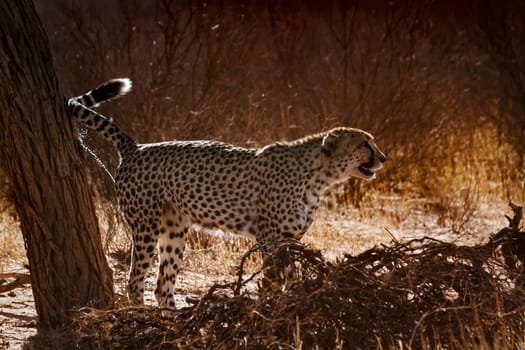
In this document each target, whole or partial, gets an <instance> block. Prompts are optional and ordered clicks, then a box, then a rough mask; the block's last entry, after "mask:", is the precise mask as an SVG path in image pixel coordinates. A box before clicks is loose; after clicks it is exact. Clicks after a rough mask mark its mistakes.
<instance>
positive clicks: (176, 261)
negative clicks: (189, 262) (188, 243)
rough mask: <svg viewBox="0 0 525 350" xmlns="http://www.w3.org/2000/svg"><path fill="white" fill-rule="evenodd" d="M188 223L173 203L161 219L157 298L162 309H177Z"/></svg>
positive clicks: (168, 204)
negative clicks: (177, 280) (176, 296)
mask: <svg viewBox="0 0 525 350" xmlns="http://www.w3.org/2000/svg"><path fill="white" fill-rule="evenodd" d="M188 227H189V225H188V221H187V220H185V218H184V217H183V215H182V214H181V212H180V210H179V209H178V208H176V207H175V206H174V205H173V204H172V203H167V204H166V205H165V207H164V210H163V212H162V215H161V219H160V235H159V270H158V275H157V288H156V289H155V298H156V299H157V302H158V303H159V306H160V307H161V308H168V309H175V281H176V278H177V274H178V272H179V270H180V268H181V265H182V258H183V253H184V246H185V240H186V233H187V232H188Z"/></svg>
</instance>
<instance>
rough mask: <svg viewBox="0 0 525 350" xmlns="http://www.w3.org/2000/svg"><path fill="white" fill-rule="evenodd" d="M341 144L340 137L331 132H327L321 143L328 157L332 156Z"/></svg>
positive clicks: (322, 149)
mask: <svg viewBox="0 0 525 350" xmlns="http://www.w3.org/2000/svg"><path fill="white" fill-rule="evenodd" d="M338 145H339V137H338V136H336V135H334V134H332V133H330V134H326V135H325V137H323V142H322V143H321V151H322V152H323V154H324V155H325V156H326V157H330V156H331V155H332V154H333V153H334V152H335V151H336V150H337V147H338Z"/></svg>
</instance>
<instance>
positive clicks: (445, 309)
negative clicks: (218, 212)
mask: <svg viewBox="0 0 525 350" xmlns="http://www.w3.org/2000/svg"><path fill="white" fill-rule="evenodd" d="M519 210H521V208H520V209H519ZM519 215H520V213H518V211H516V213H515V216H514V221H510V225H509V227H507V228H504V229H502V230H500V231H499V232H498V233H497V234H495V235H493V236H492V237H491V239H490V240H489V241H488V242H487V243H486V244H480V245H475V246H460V245H455V244H451V243H446V242H442V241H438V240H435V239H431V238H424V239H418V240H411V241H409V242H406V243H400V242H394V243H392V244H389V245H382V246H381V247H375V248H372V249H369V250H366V251H364V252H362V253H360V254H358V255H345V256H344V258H343V259H340V260H338V261H337V262H335V263H331V262H328V261H327V260H326V259H325V258H323V255H322V254H321V253H320V252H319V251H317V250H312V249H309V248H306V247H305V246H304V245H301V244H299V243H296V242H289V243H281V244H280V245H279V247H278V249H277V252H276V254H275V255H274V257H273V262H274V264H273V265H270V266H267V267H266V269H265V272H264V273H265V278H268V276H269V275H272V276H274V277H273V279H271V280H270V281H268V280H265V279H263V280H262V282H261V281H259V283H262V284H259V287H258V288H257V289H256V290H254V288H253V287H249V284H248V282H252V278H253V277H254V276H257V275H258V274H259V273H260V271H256V272H248V271H245V270H244V269H245V267H246V266H245V265H244V262H245V259H246V258H247V257H249V256H250V254H252V253H253V252H254V251H255V249H252V250H250V251H249V252H248V253H246V254H245V255H244V256H243V258H242V259H241V263H240V266H239V267H238V269H237V271H236V278H235V280H234V281H233V282H230V283H225V284H215V285H213V286H212V287H211V288H210V289H209V290H208V291H207V292H206V293H205V295H204V296H203V297H202V298H201V299H200V300H199V302H198V303H197V304H196V305H195V306H189V307H184V308H181V309H179V310H178V311H175V312H167V311H164V312H163V311H161V310H158V309H155V308H153V309H152V308H129V307H128V308H118V309H116V310H109V311H97V310H88V309H85V310H80V312H79V313H78V316H77V319H76V323H75V325H74V329H76V330H77V338H76V340H75V342H76V343H77V344H78V345H80V347H82V348H92V347H97V348H101V347H102V348H112V349H128V348H135V347H137V346H139V347H147V348H181V349H193V348H219V349H240V348H250V349H255V348H261V349H262V348H276V349H277V348H296V349H300V348H305V349H310V348H327V349H335V348H339V349H346V348H374V347H377V348H398V347H399V348H473V347H475V348H494V347H502V348H516V347H520V346H523V345H524V342H525V338H524V336H525V334H524V333H523V323H524V320H525V290H524V287H525V275H524V273H523V265H524V263H525V233H524V232H520V231H519V229H518V227H519V221H518V220H519V217H518V216H519ZM497 251H501V252H500V253H499V258H498V255H497V254H496V252H497ZM290 265H291V266H293V269H292V272H291V274H288V275H282V274H280V273H279V272H278V271H282V268H283V267H285V266H290ZM275 271H277V274H275Z"/></svg>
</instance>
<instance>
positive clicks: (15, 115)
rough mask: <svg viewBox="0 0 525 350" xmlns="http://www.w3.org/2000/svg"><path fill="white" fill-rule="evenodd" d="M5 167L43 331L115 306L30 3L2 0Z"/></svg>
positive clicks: (0, 128) (0, 137)
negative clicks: (83, 311) (75, 314)
mask: <svg viewBox="0 0 525 350" xmlns="http://www.w3.org/2000/svg"><path fill="white" fill-rule="evenodd" d="M0 19H1V20H0V149H1V152H0V166H1V167H2V168H3V169H4V172H5V173H6V175H7V177H8V179H9V181H10V183H11V185H12V188H13V192H14V200H15V206H16V208H17V211H18V214H19V216H20V222H21V230H22V234H23V236H24V240H25V245H26V249H27V257H28V259H29V267H30V272H31V282H32V287H33V295H34V299H35V305H36V310H37V313H38V317H39V325H40V328H41V329H42V328H43V329H46V328H57V327H60V326H63V325H66V324H67V323H68V322H69V321H70V316H71V310H72V309H73V308H74V307H79V306H94V307H106V306H108V305H110V304H111V303H112V301H113V287H112V275H111V270H110V269H109V267H108V265H107V262H106V259H105V257H104V254H103V252H102V245H101V239H100V234H99V229H98V223H97V219H96V216H95V207H94V205H93V202H92V198H91V193H90V191H89V187H88V183H87V181H86V171H85V168H84V167H83V165H82V159H81V153H80V150H79V147H78V146H77V145H78V143H77V141H76V137H75V136H74V132H73V125H72V122H71V121H70V120H69V118H68V116H67V113H66V109H65V106H64V100H63V98H62V94H61V93H60V90H59V86H58V82H57V78H56V75H55V71H54V68H53V62H52V59H51V53H50V50H49V45H48V41H47V37H46V36H45V34H44V30H43V29H42V26H41V23H40V19H39V18H38V15H37V14H36V12H35V9H34V6H33V4H32V3H31V1H30V0H17V1H0Z"/></svg>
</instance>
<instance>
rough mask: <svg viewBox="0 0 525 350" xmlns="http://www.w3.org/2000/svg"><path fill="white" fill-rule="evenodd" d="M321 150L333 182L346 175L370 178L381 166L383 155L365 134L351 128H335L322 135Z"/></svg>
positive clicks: (368, 135) (371, 178)
mask: <svg viewBox="0 0 525 350" xmlns="http://www.w3.org/2000/svg"><path fill="white" fill-rule="evenodd" d="M321 150H322V152H323V154H324V155H325V156H326V158H327V159H328V160H329V168H330V173H331V174H332V176H333V177H334V178H335V180H336V182H338V181H344V180H346V179H347V178H348V177H350V176H354V177H357V178H360V179H364V180H373V179H375V177H376V174H375V172H376V171H378V170H379V169H381V168H382V167H383V163H384V162H385V161H386V156H385V154H384V153H383V152H381V150H380V149H379V148H378V147H377V145H376V143H375V141H374V137H373V136H372V135H370V134H369V133H367V132H365V131H363V130H359V129H352V128H336V129H332V130H330V131H328V132H327V133H326V134H325V136H324V137H323V140H322V143H321Z"/></svg>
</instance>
